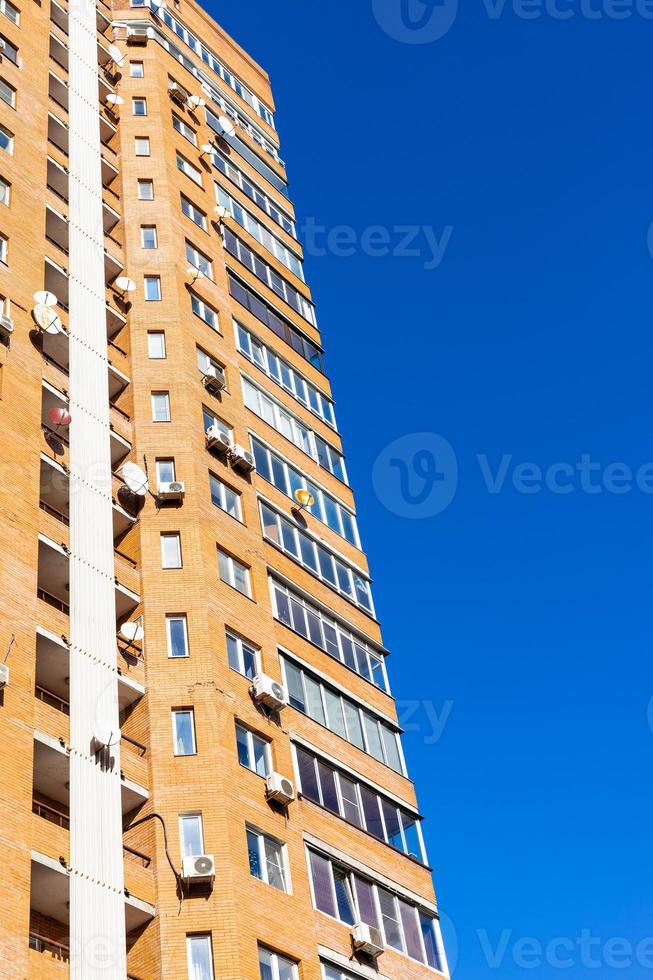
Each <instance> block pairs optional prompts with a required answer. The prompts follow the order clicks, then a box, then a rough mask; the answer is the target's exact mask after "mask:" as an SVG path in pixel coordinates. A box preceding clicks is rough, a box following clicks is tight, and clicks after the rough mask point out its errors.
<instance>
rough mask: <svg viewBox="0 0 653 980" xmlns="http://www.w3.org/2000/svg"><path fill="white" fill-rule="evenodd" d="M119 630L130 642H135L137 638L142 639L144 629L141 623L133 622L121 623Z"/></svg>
mask: <svg viewBox="0 0 653 980" xmlns="http://www.w3.org/2000/svg"><path fill="white" fill-rule="evenodd" d="M119 632H120V635H121V636H124V638H125V639H126V640H129V642H130V643H137V642H138V641H139V640H142V639H143V636H144V635H145V630H144V629H143V627H142V626H141V624H140V623H133V622H128V623H123V624H122V626H121V627H120V631H119Z"/></svg>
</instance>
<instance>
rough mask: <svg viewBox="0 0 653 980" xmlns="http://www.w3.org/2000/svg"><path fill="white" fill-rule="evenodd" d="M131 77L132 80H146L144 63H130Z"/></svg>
mask: <svg viewBox="0 0 653 980" xmlns="http://www.w3.org/2000/svg"><path fill="white" fill-rule="evenodd" d="M129 77H130V78H144V77H145V71H144V69H143V62H142V61H130V62H129Z"/></svg>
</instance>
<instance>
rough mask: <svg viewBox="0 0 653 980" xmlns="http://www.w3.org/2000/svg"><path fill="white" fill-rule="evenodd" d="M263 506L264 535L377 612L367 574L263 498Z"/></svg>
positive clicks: (369, 610)
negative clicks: (284, 515) (264, 501)
mask: <svg viewBox="0 0 653 980" xmlns="http://www.w3.org/2000/svg"><path fill="white" fill-rule="evenodd" d="M260 508H261V524H262V526H263V535H264V537H265V538H266V539H267V540H268V541H269V542H270V543H271V544H274V545H276V546H277V548H279V549H280V550H281V551H283V552H284V554H286V555H288V556H289V557H290V558H294V559H295V561H297V562H299V564H300V565H303V567H304V568H306V569H307V570H308V571H309V572H311V573H312V574H313V575H315V576H316V577H317V578H319V579H320V580H321V581H322V582H324V583H325V584H326V585H329V586H330V587H331V588H332V589H335V591H336V592H339V593H340V595H341V596H344V598H345V599H349V601H350V602H353V603H354V605H356V606H359V607H360V608H361V609H362V610H364V612H366V613H369V615H370V616H374V603H373V601H372V589H371V586H370V580H369V579H368V578H367V577H366V576H364V575H363V574H362V573H361V572H359V571H358V570H357V569H356V568H354V567H353V566H352V565H350V564H348V563H347V562H345V561H343V560H342V558H339V557H338V555H336V554H335V552H333V551H331V549H330V548H327V547H325V546H324V545H323V544H321V543H320V542H319V541H316V540H315V538H313V537H312V536H311V535H310V534H309V533H308V532H307V531H304V530H302V528H299V527H296V526H295V524H293V523H292V521H289V520H287V518H285V517H283V516H282V515H281V514H279V513H278V512H277V511H275V510H272V508H271V507H269V506H268V505H267V504H264V503H263V502H262V501H261V502H260Z"/></svg>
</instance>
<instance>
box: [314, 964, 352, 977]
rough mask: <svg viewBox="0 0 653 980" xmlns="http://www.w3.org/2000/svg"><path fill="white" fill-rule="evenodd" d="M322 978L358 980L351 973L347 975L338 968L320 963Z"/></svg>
mask: <svg viewBox="0 0 653 980" xmlns="http://www.w3.org/2000/svg"><path fill="white" fill-rule="evenodd" d="M322 977H323V980H358V978H357V977H355V976H354V974H353V973H347V972H346V971H345V970H341V969H340V967H339V966H330V965H329V964H328V963H322Z"/></svg>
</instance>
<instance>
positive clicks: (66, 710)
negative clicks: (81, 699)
mask: <svg viewBox="0 0 653 980" xmlns="http://www.w3.org/2000/svg"><path fill="white" fill-rule="evenodd" d="M34 696H35V697H37V698H38V699H39V701H43V703H44V704H49V705H50V707H51V708H56V709H57V711H61V712H63V714H64V715H69V714H70V704H69V703H68V701H66V700H64V698H60V697H59V696H58V695H57V694H53V693H52V691H47V690H46V689H45V688H44V687H39V685H38V684H37V685H36V687H35V688H34Z"/></svg>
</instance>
